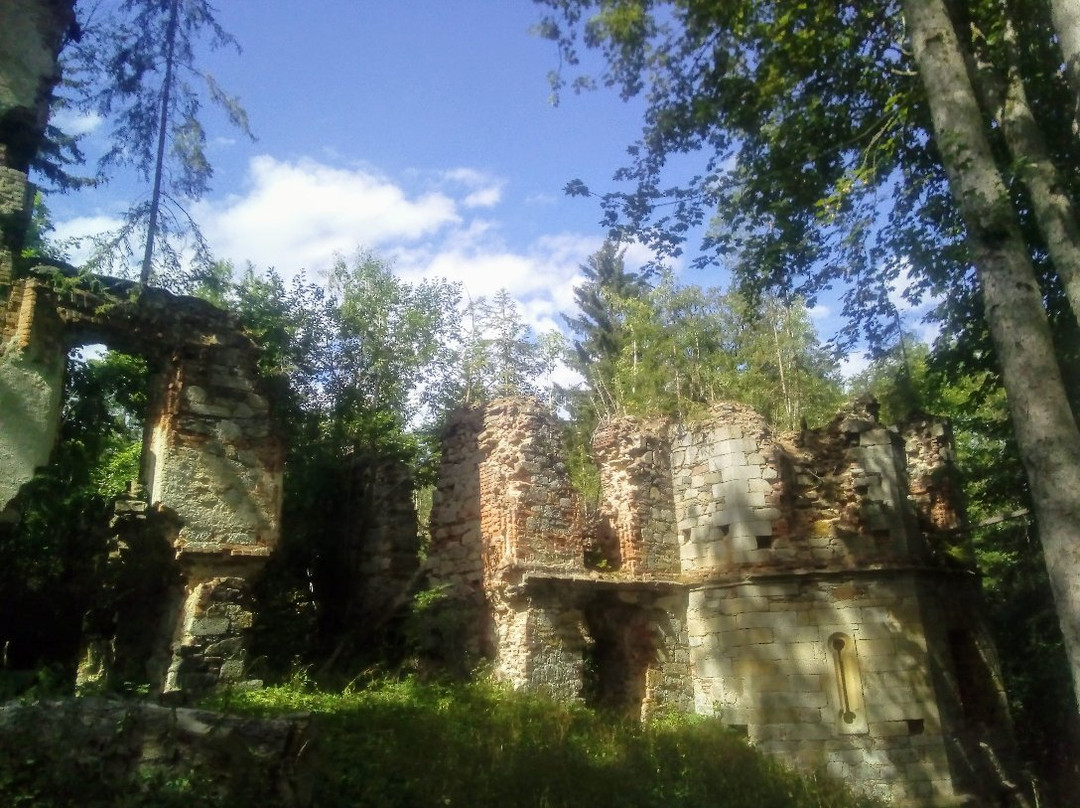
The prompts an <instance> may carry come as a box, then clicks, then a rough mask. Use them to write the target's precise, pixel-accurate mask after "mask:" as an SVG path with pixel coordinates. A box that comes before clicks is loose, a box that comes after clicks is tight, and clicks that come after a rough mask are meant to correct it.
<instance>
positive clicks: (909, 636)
mask: <svg viewBox="0 0 1080 808" xmlns="http://www.w3.org/2000/svg"><path fill="white" fill-rule="evenodd" d="M594 451H595V458H596V461H597V465H598V467H599V469H600V476H601V485H602V494H601V503H600V512H599V514H598V516H597V517H596V518H594V519H592V520H591V521H590V520H586V519H585V518H583V516H582V514H581V511H580V506H579V505H578V504H577V500H576V498H575V497H574V495H573V493H572V492H571V491H570V489H569V483H568V480H567V479H566V476H565V473H564V472H563V466H562V462H561V459H560V455H559V447H558V441H557V425H556V422H555V421H554V419H553V417H552V416H551V415H549V414H545V413H544V412H543V410H542V409H541V408H540V407H539V406H538V405H537V404H535V403H534V402H527V401H514V400H502V401H498V402H495V403H494V404H493V405H492V406H491V407H490V408H488V409H486V410H470V411H468V412H466V413H462V414H461V415H459V416H458V417H457V418H456V419H453V420H452V421H451V424H450V428H449V429H448V432H447V436H446V452H445V454H444V457H443V465H442V468H441V472H440V481H439V487H438V491H437V494H436V508H435V509H434V511H433V513H432V536H433V545H432V553H431V556H430V558H429V561H428V573H429V575H430V577H431V579H432V582H433V583H434V584H436V585H443V586H445V591H446V592H447V593H448V594H449V596H450V597H451V598H452V599H458V602H461V603H462V604H467V606H468V611H467V612H463V614H466V615H467V617H466V619H467V620H468V621H469V625H470V626H471V636H472V637H473V640H474V641H473V647H474V648H475V649H476V650H478V651H481V652H483V653H484V654H485V655H486V656H487V657H488V658H490V659H491V661H492V664H493V666H494V670H495V673H496V674H497V675H498V676H500V677H502V678H504V679H506V680H507V681H509V682H511V683H513V684H514V685H515V686H518V687H529V688H533V689H537V690H542V691H546V692H549V693H551V694H553V695H556V696H558V697H561V698H568V699H583V700H585V701H587V702H589V703H593V704H595V705H597V706H600V707H606V708H611V709H616V710H619V711H624V712H627V713H629V714H633V715H643V716H647V715H648V714H650V713H651V712H653V711H655V710H658V709H663V708H672V707H673V708H675V709H685V710H694V711H696V712H699V713H703V714H708V715H714V716H717V717H718V718H719V720H721V721H723V722H725V723H727V724H729V725H731V726H732V727H735V728H736V729H737V730H738V731H740V732H744V733H745V734H746V735H747V737H748V738H749V740H750V742H752V743H754V744H756V745H758V746H759V747H760V748H762V749H765V750H766V751H769V752H772V753H775V754H777V755H779V756H781V757H782V758H784V759H786V760H789V761H791V762H793V763H796V764H798V765H801V766H805V767H807V768H814V769H824V770H826V771H828V772H830V773H832V774H834V775H836V776H838V777H841V778H844V779H847V780H850V781H851V782H853V783H854V784H855V785H856V786H857V787H858V788H860V789H861V790H863V791H865V792H867V793H871V794H875V795H877V796H880V797H882V798H884V799H886V800H889V801H892V802H895V803H897V804H911V805H923V804H931V803H933V804H950V803H955V802H959V801H962V800H963V799H966V797H965V795H977V796H978V798H979V799H983V800H991V801H993V800H997V799H999V798H1005V797H1007V796H1008V795H1009V794H1011V793H1012V790H1013V789H1014V788H1015V787H1014V786H1013V784H1012V783H1011V782H1009V781H1008V778H1007V775H1006V774H1005V772H1007V771H1008V769H1009V766H1010V761H1011V756H1012V741H1011V730H1010V726H1009V718H1008V714H1007V710H1006V708H1005V701H1004V696H1003V693H1002V691H1001V687H1000V677H999V676H998V675H997V665H996V660H995V658H994V654H993V650H992V645H991V644H990V642H989V639H988V637H987V635H986V632H985V630H984V629H983V628H982V627H981V624H980V621H979V606H978V598H979V593H978V582H977V577H976V576H975V575H974V574H973V572H972V571H971V570H969V569H967V568H964V567H962V566H958V565H956V564H955V563H954V562H949V561H946V557H945V554H942V553H939V552H937V551H938V549H940V544H941V542H942V541H943V537H945V536H947V537H949V540H950V541H952V540H954V539H955V536H956V535H957V534H956V533H955V527H956V526H958V525H959V524H961V522H960V521H959V520H960V519H961V514H962V510H961V508H960V503H959V502H958V499H957V498H956V496H955V491H956V490H957V489H956V488H955V482H954V478H953V471H952V467H951V446H950V444H949V440H948V430H947V426H946V425H944V424H942V423H940V422H937V421H934V420H933V419H929V418H920V419H916V420H914V421H913V422H912V423H910V424H907V425H905V426H903V427H901V428H897V429H890V428H886V427H884V426H883V425H881V424H880V423H878V421H877V418H876V405H875V403H874V402H873V401H872V400H862V401H856V402H854V403H853V404H852V405H851V406H850V407H849V408H847V409H846V410H844V411H843V412H841V413H839V414H838V415H837V416H836V418H834V419H833V420H832V421H831V422H830V423H829V424H828V425H826V426H825V427H823V428H821V429H816V430H804V431H803V432H801V433H798V434H777V433H774V432H773V431H772V430H771V429H770V428H769V427H768V426H767V425H766V424H765V422H764V421H763V419H762V418H761V417H760V416H759V415H757V414H756V413H754V412H753V411H752V410H749V409H748V408H746V407H743V406H740V405H736V404H722V405H719V406H717V407H715V408H714V409H713V410H712V411H711V412H710V413H709V415H708V417H706V418H703V419H701V420H698V421H694V422H686V423H676V422H666V421H662V420H652V421H649V420H641V419H629V418H628V419H617V420H612V421H609V422H607V423H605V424H603V425H602V426H601V427H600V428H599V429H598V430H597V432H596V435H595V442H594ZM545 508H546V509H549V510H544V509H545ZM539 514H546V515H545V516H544V517H543V518H538V515H539ZM950 531H951V532H950ZM953 555H955V553H954V554H953Z"/></svg>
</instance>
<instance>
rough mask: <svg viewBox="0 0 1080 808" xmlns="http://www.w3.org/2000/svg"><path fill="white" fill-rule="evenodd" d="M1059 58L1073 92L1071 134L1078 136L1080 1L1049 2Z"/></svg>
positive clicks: (1058, 0) (1079, 130)
mask: <svg viewBox="0 0 1080 808" xmlns="http://www.w3.org/2000/svg"><path fill="white" fill-rule="evenodd" d="M1050 14H1051V16H1052V17H1053V19H1054V29H1055V30H1056V31H1057V35H1058V42H1059V43H1060V44H1061V56H1062V58H1063V59H1064V61H1065V78H1066V80H1067V81H1068V82H1069V89H1071V90H1072V91H1073V96H1074V98H1075V105H1074V106H1073V133H1074V134H1080V0H1050Z"/></svg>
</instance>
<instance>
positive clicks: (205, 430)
mask: <svg viewBox="0 0 1080 808" xmlns="http://www.w3.org/2000/svg"><path fill="white" fill-rule="evenodd" d="M133 291H134V288H133V286H132V284H130V283H128V282H124V281H115V280H112V279H105V278H95V277H90V278H83V279H80V280H79V281H78V282H75V281H74V280H73V279H61V280H59V281H58V280H57V279H56V278H55V276H49V275H46V274H42V273H36V274H35V273H34V272H31V273H30V274H29V276H28V277H24V278H21V279H19V280H16V281H14V282H12V283H11V285H10V286H9V287H7V295H6V300H5V299H4V297H3V296H0V304H3V309H2V311H3V319H2V321H0V326H2V329H0V469H2V470H3V473H2V474H0V528H2V526H3V522H4V521H11V519H12V518H13V517H14V515H15V510H16V509H17V508H18V502H19V500H18V492H19V489H20V488H21V487H22V486H23V485H24V484H25V483H26V482H27V481H28V480H30V478H31V477H32V476H33V475H34V472H35V470H36V469H37V468H38V467H40V466H44V465H45V464H46V463H48V460H49V455H50V453H51V451H52V448H53V444H54V442H55V439H56V434H57V426H58V422H59V417H60V408H61V404H62V401H61V393H62V388H63V381H64V379H63V376H64V366H65V358H66V357H67V355H68V353H69V351H70V350H72V349H73V348H75V347H78V346H80V345H86V344H97V343H104V344H105V345H107V346H108V347H110V348H114V349H117V350H120V351H123V352H125V353H130V354H136V355H140V356H143V357H144V358H146V360H147V362H148V364H149V366H150V369H151V374H152V375H151V384H150V402H149V415H148V419H147V422H146V425H145V428H144V447H143V461H142V481H143V483H144V485H145V487H146V491H147V494H148V496H147V497H146V501H142V500H139V499H134V500H132V501H130V502H127V503H125V506H124V507H120V508H118V516H117V520H116V521H115V525H116V530H117V531H118V532H119V533H120V534H122V535H120V536H118V542H119V546H121V547H123V548H126V550H127V552H128V555H129V556H130V560H131V562H132V563H133V564H136V565H138V564H143V565H144V567H143V568H142V569H141V571H138V572H135V573H132V574H129V575H128V577H129V578H130V579H131V584H132V586H133V587H137V586H142V587H144V588H146V589H147V592H148V597H147V598H146V601H149V602H143V603H139V602H133V603H132V604H130V607H131V610H132V611H136V612H138V611H141V610H144V609H146V608H150V609H154V610H160V612H161V613H160V615H159V616H158V619H159V620H160V628H159V630H158V631H157V632H156V633H155V632H150V636H145V635H146V633H147V632H146V631H145V630H143V631H142V632H141V639H140V640H139V641H138V642H135V641H130V642H125V638H130V637H131V636H132V634H133V632H132V631H130V630H128V627H126V626H125V625H124V622H125V615H123V614H121V615H119V617H118V618H117V622H118V623H119V625H107V624H106V625H98V626H91V635H90V636H89V637H88V638H87V643H88V644H87V650H86V657H85V658H84V660H83V665H82V668H81V670H80V677H81V678H83V679H84V680H85V679H93V678H96V677H100V676H103V675H108V674H109V669H110V668H111V667H112V666H122V667H123V666H130V665H141V666H146V665H149V666H150V669H151V671H152V675H151V677H150V678H151V680H156V682H157V684H158V686H159V687H160V688H161V689H162V690H163V691H164V692H175V691H198V690H202V689H205V688H207V687H212V686H214V685H216V684H218V683H221V682H235V681H238V680H240V679H241V678H242V677H243V675H244V662H245V649H244V635H245V630H246V629H247V628H248V627H250V624H251V619H252V614H251V610H250V603H249V595H248V581H249V580H250V579H251V578H252V576H253V575H255V574H256V573H257V572H258V571H259V570H260V568H261V567H262V566H263V564H264V563H265V561H266V559H267V557H268V556H269V554H270V552H271V551H272V550H273V548H274V546H275V545H276V543H277V540H278V532H279V519H280V510H281V479H282V462H283V461H282V457H283V456H282V449H281V445H280V442H279V440H278V439H277V438H276V436H275V435H274V434H273V433H272V431H271V428H270V414H269V402H268V400H267V398H266V397H265V395H264V394H263V393H262V392H261V390H260V385H259V382H258V379H257V375H256V358H257V355H258V351H257V348H256V346H255V345H254V344H253V343H252V342H251V340H250V339H248V338H247V337H246V336H245V335H244V334H243V332H242V331H241V330H240V328H239V325H238V324H237V322H236V321H235V319H234V318H233V317H232V316H231V315H229V314H227V313H225V312H223V311H220V310H218V309H216V308H215V307H213V306H211V305H210V304H208V303H205V302H204V301H201V300H197V299H195V298H184V297H177V296H174V295H170V294H168V293H167V292H163V291H160V290H153V289H146V290H141V293H140V294H138V295H133V294H132V292H133ZM163 548H164V550H163ZM121 555H123V554H121ZM148 558H159V559H160V563H159V564H158V565H157V566H156V567H154V568H153V570H152V571H150V572H152V574H154V575H158V576H160V579H159V580H156V581H152V582H149V586H148V585H147V582H145V581H142V582H141V581H140V580H139V578H140V577H141V576H143V575H145V574H147V572H148V568H146V567H145V564H146V562H147V559H148ZM121 560H123V558H122V559H121ZM127 617H129V618H130V619H132V620H140V621H144V622H145V620H146V619H147V615H146V614H130V615H128V616H127ZM95 632H96V633H95ZM118 654H119V655H120V656H124V655H125V654H126V655H128V656H130V655H131V654H135V655H137V656H140V655H141V656H142V657H144V658H142V659H136V660H132V659H117V658H116V657H117V655H118Z"/></svg>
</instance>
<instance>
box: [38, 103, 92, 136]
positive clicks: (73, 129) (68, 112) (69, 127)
mask: <svg viewBox="0 0 1080 808" xmlns="http://www.w3.org/2000/svg"><path fill="white" fill-rule="evenodd" d="M51 122H52V124H53V125H54V126H57V127H59V128H60V129H62V130H63V131H64V132H66V133H67V134H69V135H73V136H74V137H81V136H83V135H89V134H90V133H91V132H94V131H97V129H99V128H100V127H101V124H103V123H104V122H105V119H104V118H102V117H101V116H100V115H98V114H97V113H96V112H76V111H75V110H73V109H61V110H58V111H56V112H55V113H53V114H52V116H51Z"/></svg>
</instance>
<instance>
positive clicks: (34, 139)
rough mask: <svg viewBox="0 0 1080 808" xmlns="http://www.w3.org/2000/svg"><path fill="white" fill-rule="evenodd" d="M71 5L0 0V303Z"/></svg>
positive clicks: (25, 214) (60, 0) (25, 217)
mask: <svg viewBox="0 0 1080 808" xmlns="http://www.w3.org/2000/svg"><path fill="white" fill-rule="evenodd" d="M74 8H75V3H74V0H4V2H3V3H0V302H3V300H4V299H5V298H6V297H7V296H8V292H9V290H10V285H11V281H12V279H13V278H14V265H15V261H16V259H17V258H18V257H19V254H20V252H21V250H22V245H23V239H24V237H25V235H26V227H27V224H28V222H29V220H30V211H31V208H32V201H33V197H34V194H33V189H32V187H31V185H30V183H29V182H28V180H27V172H28V171H29V167H30V163H31V161H32V160H33V159H34V156H35V155H36V154H37V152H38V149H39V148H40V146H41V139H42V135H43V133H44V131H45V124H46V122H47V121H48V118H49V102H50V100H51V98H52V90H53V87H55V86H56V83H57V82H58V81H59V80H60V69H59V66H58V64H57V55H58V54H59V52H60V47H61V45H62V44H63V41H64V36H65V34H66V33H67V32H68V31H69V30H70V28H71V26H72V25H73V23H74V21H75V11H74Z"/></svg>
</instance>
